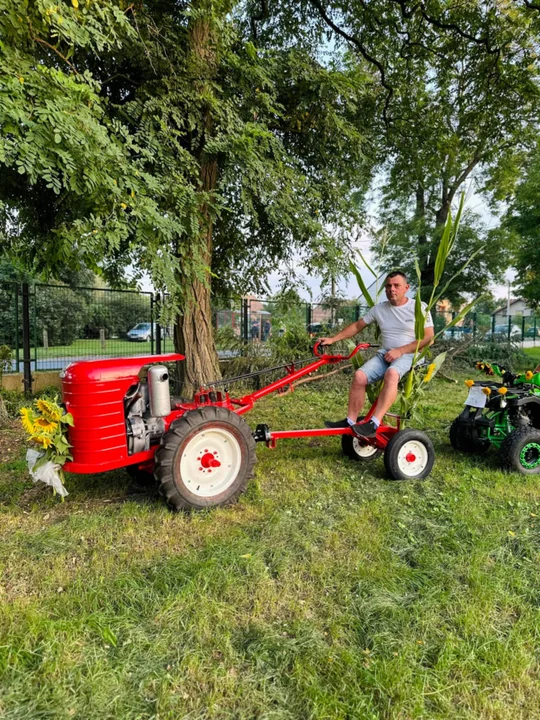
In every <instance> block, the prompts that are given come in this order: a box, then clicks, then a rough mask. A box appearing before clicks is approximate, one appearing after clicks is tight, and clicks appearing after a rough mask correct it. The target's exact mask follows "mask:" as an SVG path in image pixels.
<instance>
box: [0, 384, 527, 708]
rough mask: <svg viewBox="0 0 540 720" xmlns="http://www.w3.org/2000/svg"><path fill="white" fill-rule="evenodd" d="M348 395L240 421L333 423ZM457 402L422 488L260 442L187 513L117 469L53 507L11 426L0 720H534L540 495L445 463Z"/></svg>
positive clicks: (455, 461)
mask: <svg viewBox="0 0 540 720" xmlns="http://www.w3.org/2000/svg"><path fill="white" fill-rule="evenodd" d="M462 379H463V378H461V380H462ZM346 387H347V386H346V380H345V379H344V382H343V385H342V387H336V386H329V385H325V384H324V383H312V384H310V385H306V386H304V387H303V388H299V389H298V390H297V391H295V392H294V393H292V394H289V395H287V396H285V397H281V398H279V397H272V398H270V399H268V400H266V401H263V402H261V403H260V405H258V406H257V407H256V409H255V411H254V412H253V413H252V414H251V415H248V416H246V420H247V421H248V422H249V423H250V425H251V427H252V428H254V426H255V424H256V423H258V422H267V423H268V424H269V425H270V427H271V428H274V429H284V428H294V427H319V426H321V425H322V421H323V419H324V418H326V417H340V416H343V413H344V408H345V398H346ZM465 396H466V388H465V387H464V386H463V385H462V384H461V383H460V384H459V385H453V384H449V383H445V382H442V381H435V382H434V383H433V387H432V388H431V390H430V392H429V394H428V395H427V396H426V397H427V399H428V401H427V405H426V412H425V416H424V420H423V423H422V426H423V429H425V430H426V431H428V432H429V434H430V436H431V437H432V439H433V441H434V443H435V448H436V453H437V460H436V464H435V468H434V471H433V473H432V476H431V477H430V478H429V479H428V480H426V481H424V482H406V483H396V482H391V481H388V480H387V479H386V478H385V474H384V467H383V464H382V460H381V459H379V460H376V461H375V462H374V463H371V464H368V465H364V464H359V463H355V462H353V461H350V460H347V459H345V458H344V457H343V456H342V455H341V451H340V443H339V440H338V439H336V438H327V439H313V438H311V439H310V438H307V439H301V440H288V441H282V442H281V443H279V444H278V447H277V449H276V450H273V451H272V450H268V449H267V448H265V447H263V446H261V445H258V458H259V461H258V464H257V474H256V479H255V481H254V482H253V483H252V484H251V486H250V488H249V490H248V492H247V493H246V494H245V495H244V496H243V497H242V499H241V501H240V503H239V504H237V505H235V506H232V507H229V508H223V509H217V510H215V511H212V512H206V513H199V514H191V515H188V514H172V513H171V512H170V511H169V510H167V508H166V507H165V506H164V505H163V503H162V501H161V499H160V498H159V497H158V496H157V495H156V493H155V490H154V489H152V488H145V487H143V486H138V485H136V484H133V482H132V481H131V480H129V478H128V476H127V475H126V474H125V473H124V472H121V471H118V472H115V473H110V474H107V475H102V476H86V477H83V476H70V477H69V478H68V486H69V490H70V495H69V496H68V498H67V500H66V502H64V503H60V502H58V501H57V499H55V498H53V497H52V496H51V495H50V493H49V491H48V489H46V488H37V487H34V486H32V484H31V483H29V482H28V480H27V475H26V471H25V467H24V462H23V447H22V446H21V445H16V441H17V434H16V432H15V431H6V432H5V434H4V445H3V447H4V452H3V453H2V456H1V457H0V459H2V460H4V463H3V465H2V466H1V469H0V499H1V501H2V505H1V509H0V511H1V522H0V536H1V541H2V542H1V544H0V568H1V579H0V600H1V619H0V716H1V717H3V718H29V719H32V720H33V719H34V718H54V719H55V720H56V719H57V718H72V717H76V718H84V719H85V720H89V719H91V718H96V719H97V718H99V719H100V720H103V719H104V718H129V719H134V720H135V719H137V720H139V719H143V718H145V719H146V718H148V719H150V718H155V719H157V718H160V719H165V718H166V719H170V720H178V719H179V718H186V719H188V718H189V720H195V719H197V720H198V719H201V720H203V719H206V718H217V719H218V720H221V719H226V718H227V719H228V718H230V719H233V718H234V719H241V718H245V719H246V720H247V719H253V718H260V719H263V718H264V719H268V720H270V719H271V720H277V719H282V718H283V719H296V718H302V719H303V718H305V719H308V718H309V719H312V718H313V719H317V720H319V719H321V720H322V719H323V718H324V719H328V720H337V719H343V720H345V719H347V720H356V719H360V720H362V719H364V718H400V719H409V718H429V719H433V718H452V719H455V718H497V719H503V718H505V719H506V718H507V719H509V720H510V719H511V720H516V719H517V718H527V719H529V718H537V717H539V716H540V711H539V708H540V682H539V680H540V678H539V665H538V662H539V653H540V573H539V572H538V563H539V560H540V484H539V480H540V478H539V477H538V476H537V477H531V476H528V477H525V476H520V475H508V474H504V473H503V472H501V471H500V470H499V468H498V460H497V455H496V454H495V453H493V452H490V453H489V454H488V455H487V456H483V457H475V456H466V455H461V454H458V453H455V452H454V451H452V449H451V447H450V446H449V444H448V441H447V428H448V425H449V423H450V421H451V420H452V419H453V418H454V417H455V416H456V415H457V413H458V412H459V411H460V408H461V404H462V403H463V400H464V399H465ZM10 448H11V449H10Z"/></svg>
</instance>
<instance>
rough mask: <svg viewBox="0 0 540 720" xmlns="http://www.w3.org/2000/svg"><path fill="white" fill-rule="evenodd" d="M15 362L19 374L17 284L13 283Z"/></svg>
mask: <svg viewBox="0 0 540 720" xmlns="http://www.w3.org/2000/svg"><path fill="white" fill-rule="evenodd" d="M15 361H16V363H17V368H16V372H19V368H20V364H21V351H20V345H19V283H15Z"/></svg>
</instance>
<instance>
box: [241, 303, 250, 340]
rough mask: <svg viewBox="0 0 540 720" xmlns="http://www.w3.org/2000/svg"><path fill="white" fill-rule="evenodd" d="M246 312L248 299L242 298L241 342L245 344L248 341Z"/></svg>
mask: <svg viewBox="0 0 540 720" xmlns="http://www.w3.org/2000/svg"><path fill="white" fill-rule="evenodd" d="M248 312H249V310H248V299H247V298H242V340H245V342H247V341H248V340H249V329H248V320H249V318H248Z"/></svg>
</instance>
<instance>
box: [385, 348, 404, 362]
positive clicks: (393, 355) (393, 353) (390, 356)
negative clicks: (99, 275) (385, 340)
mask: <svg viewBox="0 0 540 720" xmlns="http://www.w3.org/2000/svg"><path fill="white" fill-rule="evenodd" d="M402 355H403V353H402V351H401V350H400V349H399V348H394V349H393V350H389V351H388V352H387V353H386V355H385V356H384V359H385V360H386V362H388V363H391V362H394V360H397V359H398V357H401V356H402Z"/></svg>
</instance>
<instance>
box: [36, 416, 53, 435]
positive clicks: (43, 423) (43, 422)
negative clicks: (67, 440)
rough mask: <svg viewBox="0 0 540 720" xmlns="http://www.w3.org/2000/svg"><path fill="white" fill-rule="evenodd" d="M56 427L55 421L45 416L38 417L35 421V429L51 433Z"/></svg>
mask: <svg viewBox="0 0 540 720" xmlns="http://www.w3.org/2000/svg"><path fill="white" fill-rule="evenodd" d="M57 427H58V423H57V422H51V420H48V419H47V418H46V417H40V418H38V419H37V420H36V422H35V428H36V430H40V431H41V432H46V433H53V432H54V431H55V430H56V428H57Z"/></svg>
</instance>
